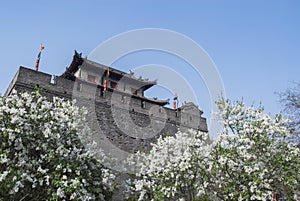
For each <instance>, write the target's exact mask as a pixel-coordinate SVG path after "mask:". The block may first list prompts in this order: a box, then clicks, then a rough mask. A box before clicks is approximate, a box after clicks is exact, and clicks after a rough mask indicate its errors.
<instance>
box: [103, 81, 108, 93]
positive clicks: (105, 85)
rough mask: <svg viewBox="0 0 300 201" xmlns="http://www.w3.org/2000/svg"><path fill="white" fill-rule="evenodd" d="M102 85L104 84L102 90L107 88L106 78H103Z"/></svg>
mask: <svg viewBox="0 0 300 201" xmlns="http://www.w3.org/2000/svg"><path fill="white" fill-rule="evenodd" d="M103 85H104V88H103V90H104V91H106V88H107V81H106V80H104V82H103Z"/></svg>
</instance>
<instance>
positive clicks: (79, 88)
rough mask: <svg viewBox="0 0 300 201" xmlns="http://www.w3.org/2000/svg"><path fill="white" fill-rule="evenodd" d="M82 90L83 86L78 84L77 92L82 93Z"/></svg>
mask: <svg viewBox="0 0 300 201" xmlns="http://www.w3.org/2000/svg"><path fill="white" fill-rule="evenodd" d="M81 90H82V84H81V83H77V91H81Z"/></svg>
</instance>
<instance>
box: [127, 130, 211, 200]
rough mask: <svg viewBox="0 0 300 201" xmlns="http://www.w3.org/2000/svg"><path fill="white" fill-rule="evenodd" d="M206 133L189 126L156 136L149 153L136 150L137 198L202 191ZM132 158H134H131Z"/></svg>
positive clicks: (180, 196)
mask: <svg viewBox="0 0 300 201" xmlns="http://www.w3.org/2000/svg"><path fill="white" fill-rule="evenodd" d="M207 140H208V135H207V133H203V132H196V131H193V130H188V131H186V132H178V133H176V135H175V136H168V137H165V138H161V137H160V138H159V139H158V141H157V143H156V144H153V148H152V149H151V151H150V153H137V154H136V155H135V158H134V161H135V163H137V164H138V172H137V174H136V176H137V179H136V180H135V181H134V182H133V191H134V193H135V194H137V195H138V196H137V198H138V199H139V200H150V199H154V200H175V199H177V200H178V199H185V200H196V198H197V197H198V198H199V197H201V196H203V195H204V194H205V189H206V185H207V183H206V177H207V175H206V174H205V169H206V168H207V165H206V161H207V158H208V155H209V149H210V147H209V145H208V144H207ZM131 160H133V159H131Z"/></svg>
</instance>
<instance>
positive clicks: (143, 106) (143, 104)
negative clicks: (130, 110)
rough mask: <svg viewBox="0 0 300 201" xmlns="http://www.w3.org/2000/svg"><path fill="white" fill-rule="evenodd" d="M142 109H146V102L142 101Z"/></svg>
mask: <svg viewBox="0 0 300 201" xmlns="http://www.w3.org/2000/svg"><path fill="white" fill-rule="evenodd" d="M141 107H142V108H146V103H145V101H143V100H142V101H141Z"/></svg>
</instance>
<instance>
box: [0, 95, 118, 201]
mask: <svg viewBox="0 0 300 201" xmlns="http://www.w3.org/2000/svg"><path fill="white" fill-rule="evenodd" d="M85 114H86V111H85V110H83V109H79V108H78V107H76V106H75V104H74V102H70V101H65V100H63V99H60V98H53V100H52V101H48V100H47V99H46V98H45V97H43V96H41V95H40V93H39V92H38V91H35V92H33V93H20V94H19V93H16V92H13V93H12V95H11V96H9V97H3V98H0V197H1V198H3V199H4V200H73V199H74V200H105V199H106V198H107V197H109V196H111V192H112V191H113V183H114V181H113V179H114V175H113V174H112V173H111V172H110V171H109V170H107V169H105V168H104V167H103V166H102V165H101V163H100V161H98V160H96V159H95V158H94V157H93V156H92V155H91V154H90V153H89V152H88V151H87V150H86V149H85V148H84V146H83V144H82V143H81V141H80V138H82V137H83V136H84V135H86V134H87V133H88V132H89V130H88V127H87V126H86V124H85V119H84V115H85ZM106 196H107V197H106Z"/></svg>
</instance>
